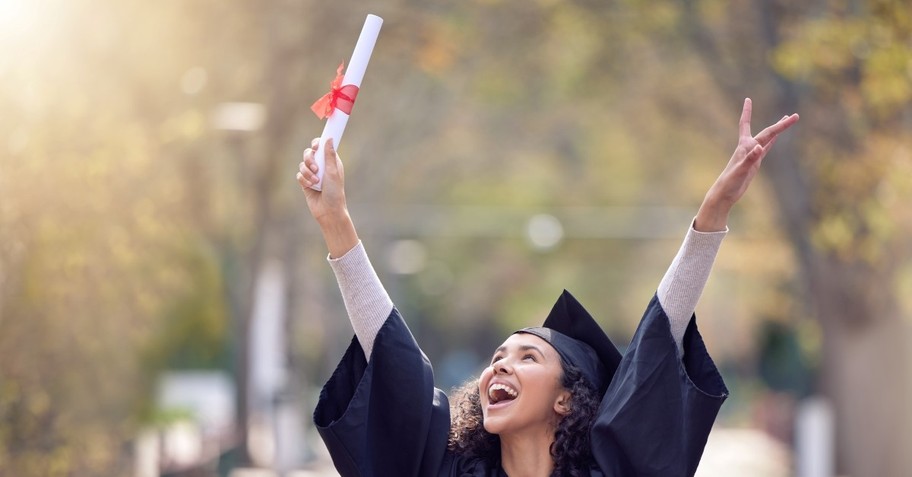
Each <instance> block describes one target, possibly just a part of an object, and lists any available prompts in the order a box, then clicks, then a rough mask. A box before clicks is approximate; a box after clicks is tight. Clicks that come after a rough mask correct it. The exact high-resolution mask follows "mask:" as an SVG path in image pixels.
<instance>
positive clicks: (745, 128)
mask: <svg viewBox="0 0 912 477" xmlns="http://www.w3.org/2000/svg"><path fill="white" fill-rule="evenodd" d="M752 110H753V104H752V103H751V99H750V98H744V107H742V108H741V120H740V121H738V134H739V135H740V136H741V137H744V136H750V135H751V111H752Z"/></svg>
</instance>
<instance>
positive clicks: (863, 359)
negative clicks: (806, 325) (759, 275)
mask: <svg viewBox="0 0 912 477" xmlns="http://www.w3.org/2000/svg"><path fill="white" fill-rule="evenodd" d="M682 6H683V8H682V10H681V19H680V23H679V25H680V30H681V31H682V32H685V38H688V39H689V40H690V43H689V44H690V45H693V51H694V52H695V53H697V54H698V55H700V57H701V58H702V59H703V64H704V66H705V68H707V70H708V71H709V72H710V77H711V78H713V79H714V80H715V82H716V84H717V85H718V87H719V88H720V89H721V90H722V91H723V92H724V94H725V95H726V96H728V97H732V98H738V97H740V96H747V95H754V97H755V98H756V99H757V101H756V102H755V104H758V105H766V106H765V107H764V110H769V111H775V112H792V111H799V112H800V113H801V114H802V122H801V126H800V127H799V128H798V131H796V133H795V134H794V135H791V136H789V137H787V138H784V139H785V140H784V141H781V142H780V143H779V144H777V146H776V147H777V149H779V152H778V153H777V154H776V157H774V158H771V160H769V161H767V164H766V165H765V166H764V167H765V170H766V173H767V176H768V177H769V178H770V179H771V185H772V187H773V190H774V194H773V197H774V199H775V201H776V204H777V206H778V209H779V215H780V218H781V222H782V225H783V228H784V231H785V233H786V234H787V236H788V237H789V241H790V242H791V244H792V246H793V248H794V250H795V256H796V257H797V259H798V261H799V264H800V266H801V268H800V272H801V273H800V275H799V276H800V278H801V280H800V283H801V284H802V285H801V287H800V289H799V290H800V297H801V298H802V301H803V302H804V303H805V306H806V310H807V313H808V314H809V315H811V316H814V317H815V318H817V319H818V321H819V323H820V326H821V328H822V331H823V350H822V351H823V354H822V359H821V361H820V373H821V374H820V377H821V381H820V389H821V390H822V391H823V392H824V393H825V394H827V396H828V397H830V398H831V399H832V400H833V402H834V403H835V406H836V413H837V414H836V415H837V423H836V429H837V445H838V447H837V454H836V455H838V456H839V460H840V462H839V467H840V469H841V470H840V472H841V473H845V474H847V475H869V474H870V475H903V474H904V473H905V472H906V469H909V468H910V467H912V460H910V459H912V456H910V455H909V453H908V452H906V449H908V447H909V445H910V444H912V433H910V430H909V429H910V426H909V424H910V423H912V414H910V413H909V412H907V411H900V412H899V413H897V411H899V410H903V409H904V405H903V403H905V402H908V400H909V398H910V397H912V396H910V389H912V386H910V384H912V381H910V374H909V372H908V370H907V368H908V366H907V365H906V363H908V362H909V356H908V354H907V351H906V350H907V349H908V348H909V346H908V344H909V338H910V336H909V329H908V321H907V320H904V319H903V318H902V315H903V309H902V304H901V300H900V299H899V297H898V296H897V294H896V290H897V282H898V278H899V277H900V276H901V275H900V273H901V272H903V271H904V268H903V267H906V265H905V264H907V263H908V260H909V253H908V252H909V248H908V245H907V242H908V238H907V237H908V234H909V232H910V229H909V220H908V215H907V213H906V212H905V210H904V209H906V208H905V207H903V206H902V205H901V204H904V203H906V202H907V201H908V200H909V183H910V176H909V174H908V169H909V158H910V156H909V153H910V151H909V114H910V111H912V110H910V109H909V104H910V103H909V99H910V97H912V90H910V87H909V84H910V70H909V65H910V64H912V49H910V48H909V45H910V39H912V8H910V6H909V4H908V3H907V2H901V1H879V0H878V1H857V2H853V1H850V2H811V3H800V4H799V3H789V2H781V1H775V0H758V1H742V2H717V1H695V2H694V1H689V2H684V3H682ZM732 103H733V104H734V101H732ZM755 111H757V108H755ZM763 114H764V113H761V115H755V118H756V119H755V122H757V120H761V121H759V122H760V123H765V122H769V120H772V119H775V118H771V117H768V116H763ZM765 114H770V113H765ZM762 119H766V120H765V121H764V120H762ZM897 365H898V366H899V367H898V368H897V367H896V366H897ZM874 390H876V395H877V397H876V398H874V399H872V392H875V391H874Z"/></svg>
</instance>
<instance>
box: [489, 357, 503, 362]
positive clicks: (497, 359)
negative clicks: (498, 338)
mask: <svg viewBox="0 0 912 477" xmlns="http://www.w3.org/2000/svg"><path fill="white" fill-rule="evenodd" d="M501 359H503V356H500V355H494V357H493V358H491V364H494V363H496V362H498V361H500V360H501Z"/></svg>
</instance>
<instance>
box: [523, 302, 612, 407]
mask: <svg viewBox="0 0 912 477" xmlns="http://www.w3.org/2000/svg"><path fill="white" fill-rule="evenodd" d="M517 333H529V334H532V335H535V336H538V337H539V338H541V339H543V340H545V341H547V342H548V343H549V344H550V345H551V346H553V347H554V349H556V350H557V353H558V354H560V356H561V358H562V359H563V360H564V361H565V362H566V363H567V364H571V365H573V366H576V367H577V368H579V369H580V370H582V372H583V376H584V377H585V378H586V379H587V380H588V381H589V382H591V383H593V384H594V385H595V386H596V388H598V390H599V395H602V394H604V393H605V390H606V389H608V383H610V382H611V378H612V377H613V376H614V372H615V371H617V368H618V364H620V362H621V353H620V352H619V351H618V350H617V348H616V347H615V346H614V343H612V342H611V340H610V339H609V338H608V335H606V334H605V332H604V331H603V330H602V327H601V326H599V324H598V323H596V321H595V320H594V319H593V318H592V315H590V314H589V312H588V311H586V309H585V308H583V305H582V304H580V302H579V301H577V300H576V298H574V297H573V295H571V294H570V292H568V291H567V290H564V292H563V293H561V296H560V297H558V299H557V302H556V303H554V307H553V308H551V313H549V314H548V318H546V319H545V322H544V323H543V324H542V326H541V327H535V328H523V329H521V330H519V331H517Z"/></svg>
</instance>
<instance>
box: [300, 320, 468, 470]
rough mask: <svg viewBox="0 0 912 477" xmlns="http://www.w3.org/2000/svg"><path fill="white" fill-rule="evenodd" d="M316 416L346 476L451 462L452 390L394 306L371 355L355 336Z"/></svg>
mask: <svg viewBox="0 0 912 477" xmlns="http://www.w3.org/2000/svg"><path fill="white" fill-rule="evenodd" d="M314 423H315V424H316V426H317V430H318V432H319V433H320V436H321V437H322V438H323V441H324V443H325V444H326V447H327V449H328V450H329V454H330V456H331V457H332V460H333V463H334V464H335V466H336V470H338V471H339V473H340V475H342V476H343V477H349V476H363V477H372V476H377V477H383V476H403V477H407V476H434V475H438V474H439V473H440V472H441V471H444V470H443V467H446V466H447V465H448V464H449V465H451V464H452V456H450V455H448V454H449V453H448V452H447V449H446V447H447V438H448V435H449V428H450V414H449V403H448V401H447V397H446V395H445V394H444V393H443V392H442V391H440V390H439V389H436V388H434V375H433V370H432V369H431V365H430V362H429V361H428V359H427V357H426V356H425V355H424V353H422V351H421V349H420V348H419V347H418V344H417V343H416V342H415V339H414V337H413V336H412V334H411V332H410V331H409V329H408V327H407V326H406V325H405V322H404V321H403V320H402V317H401V316H400V315H399V312H398V311H397V310H396V309H395V308H394V309H393V310H392V312H391V313H390V316H389V317H388V318H387V319H386V322H385V323H384V324H383V326H382V327H381V328H380V331H379V333H378V334H377V337H376V340H375V341H374V348H373V352H372V354H371V359H370V361H369V362H368V361H367V360H366V359H365V356H364V351H363V350H362V348H361V346H360V345H359V343H358V342H357V339H352V343H351V344H350V345H349V347H348V349H347V351H346V352H345V355H344V357H343V358H342V361H341V362H340V363H339V365H338V366H337V367H336V370H335V371H334V373H333V375H332V376H331V377H330V379H329V381H328V382H327V383H326V385H325V386H324V387H323V390H322V391H321V392H320V398H319V402H318V403H317V407H316V410H315V411H314ZM444 472H445V471H444ZM444 475H445V474H444Z"/></svg>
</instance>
